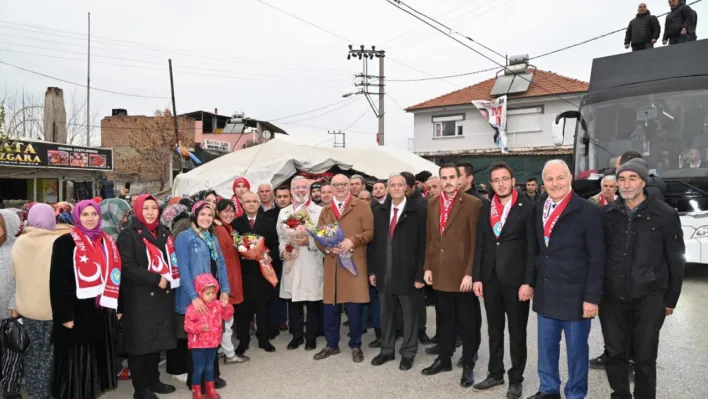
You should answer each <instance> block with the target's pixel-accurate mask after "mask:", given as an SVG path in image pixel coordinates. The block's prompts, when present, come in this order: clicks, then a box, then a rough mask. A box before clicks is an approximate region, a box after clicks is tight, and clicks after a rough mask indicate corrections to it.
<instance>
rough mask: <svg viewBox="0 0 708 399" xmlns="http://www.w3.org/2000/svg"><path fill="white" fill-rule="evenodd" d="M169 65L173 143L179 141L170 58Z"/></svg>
mask: <svg viewBox="0 0 708 399" xmlns="http://www.w3.org/2000/svg"><path fill="white" fill-rule="evenodd" d="M168 63H169V65H170V91H171V92H172V117H173V119H174V121H175V139H176V140H177V141H176V142H175V143H179V127H178V126H177V105H175V82H174V79H173V77H172V58H170V59H169V60H168Z"/></svg>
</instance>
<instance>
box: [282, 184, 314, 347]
mask: <svg viewBox="0 0 708 399" xmlns="http://www.w3.org/2000/svg"><path fill="white" fill-rule="evenodd" d="M290 191H291V193H292V197H293V202H292V204H291V205H289V206H287V207H285V208H283V209H282V210H281V211H280V215H279V216H278V222H277V224H276V230H277V231H278V238H279V240H278V241H279V243H280V247H279V250H280V257H281V258H282V259H283V274H282V281H281V282H280V297H281V298H283V299H286V300H289V301H290V304H289V309H290V328H291V329H292V334H293V339H292V341H290V343H289V344H288V349H297V348H299V347H300V346H301V345H302V344H305V350H313V349H315V348H316V347H317V343H316V338H317V330H318V329H319V325H320V323H319V320H320V309H321V303H322V273H323V270H322V269H323V265H322V253H321V252H320V251H319V249H318V248H317V245H315V241H314V239H313V238H311V237H310V235H309V234H308V233H307V231H306V230H305V224H306V223H307V222H310V223H315V221H317V220H319V219H320V213H321V212H322V208H321V207H320V206H318V205H316V204H315V203H314V202H313V201H312V200H311V199H310V196H309V192H310V187H309V184H308V182H307V179H305V178H304V177H302V176H296V177H295V178H294V179H293V180H292V181H291V182H290ZM305 307H307V329H306V330H304V329H303V324H304V323H303V321H304V316H305V315H304V313H303V310H304V308H305ZM305 338H307V340H305Z"/></svg>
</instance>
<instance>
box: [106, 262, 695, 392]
mask: <svg viewBox="0 0 708 399" xmlns="http://www.w3.org/2000/svg"><path fill="white" fill-rule="evenodd" d="M707 305H708V268H705V269H693V270H689V272H688V273H687V277H686V280H685V282H684V286H683V292H682V295H681V298H680V300H679V304H678V306H677V309H676V312H675V313H674V315H673V316H671V317H669V318H667V319H666V322H665V323H664V327H663V329H662V331H661V343H660V345H659V359H658V367H657V374H658V398H707V397H708V383H706V364H707V363H708V311H707V310H706V309H707V308H708V306H707ZM483 313H484V312H483ZM434 329H435V312H434V310H433V308H432V307H429V308H428V331H429V334H430V333H433V332H434ZM347 331H348V329H347V327H343V328H342V341H341V342H340V348H341V349H342V353H341V354H340V355H337V356H333V357H330V358H329V359H325V360H320V361H314V360H313V359H312V356H313V355H314V353H315V352H317V351H319V349H321V348H322V347H324V338H319V339H318V342H317V343H318V348H317V351H314V352H305V350H304V349H303V348H302V347H301V348H300V349H298V350H296V351H288V350H286V346H287V344H288V342H289V341H290V339H291V337H290V335H289V334H281V335H280V336H279V337H278V338H276V339H275V340H274V341H273V345H274V346H275V347H276V349H277V350H276V352H275V353H266V352H264V351H263V350H261V349H257V348H254V347H253V342H252V344H251V345H252V346H251V349H250V350H249V351H248V352H247V355H249V356H250V357H251V361H250V362H247V363H244V364H238V365H229V366H222V367H221V373H222V377H223V378H224V379H225V380H226V381H227V382H228V386H227V387H226V388H224V389H222V390H220V391H219V392H220V394H221V397H222V398H223V399H236V398H239V399H241V398H243V399H251V398H278V399H288V398H292V399H319V398H322V399H325V398H326V399H333V398H336V399H347V398H352V399H354V398H357V399H359V398H366V397H372V396H374V395H375V396H377V397H379V398H385V399H395V398H468V397H475V398H480V399H497V398H505V397H506V386H504V387H503V388H498V389H496V390H494V391H491V392H475V391H473V390H472V389H471V388H470V389H464V388H462V387H460V385H459V380H460V376H461V373H462V370H461V369H460V368H457V367H454V368H453V371H452V372H448V373H441V374H438V375H436V376H429V377H428V376H423V375H421V374H420V371H421V370H422V369H423V368H425V367H428V366H429V365H430V364H431V363H432V362H433V360H434V356H431V355H427V354H426V353H425V352H424V350H423V348H422V347H421V348H420V349H419V351H418V356H417V357H416V360H415V364H414V365H413V368H412V369H411V370H410V371H407V372H402V371H399V370H398V361H399V360H400V357H399V356H398V354H397V358H396V361H394V362H389V363H387V364H385V365H383V366H379V367H374V366H371V364H370V361H371V359H372V358H373V357H374V356H375V355H376V354H377V353H378V349H369V348H368V347H367V344H368V343H369V342H371V341H372V340H373V339H374V338H373V331H371V330H370V332H369V333H368V334H366V335H365V336H364V337H363V342H364V348H363V350H364V356H365V359H364V362H363V363H359V364H355V363H353V362H352V360H351V354H350V351H349V349H348V347H347V338H346V332H347ZM536 332H537V329H536V315H535V313H533V312H532V313H531V317H530V319H529V325H528V333H529V339H528V363H527V367H526V374H525V376H526V381H525V382H524V398H525V397H528V396H531V395H533V394H534V393H535V392H536V391H537V390H538V375H537V373H536V363H537V345H536ZM482 334H483V338H482V347H481V348H480V351H479V357H480V360H479V362H478V363H477V366H476V368H475V372H476V379H477V381H481V380H483V379H484V378H485V377H486V369H487V361H488V359H489V347H488V343H487V342H488V341H487V333H486V321H485V322H484V324H483V326H482ZM431 335H432V334H431ZM507 341H508V340H507ZM399 343H400V341H399ZM507 345H508V342H507ZM602 348H603V340H602V333H601V331H600V322H599V320H594V321H593V326H592V331H591V333H590V351H591V355H593V356H594V355H599V354H600V353H601V352H602ZM561 351H562V352H561V358H560V359H561V365H560V366H561V380H562V381H565V380H566V379H567V371H566V370H567V368H566V364H565V359H566V357H565V356H564V353H565V352H564V351H565V347H564V346H562V348H561ZM461 352H462V351H461V350H458V351H457V353H456V354H455V357H454V358H453V361H454V362H456V361H457V359H458V358H459V356H460V355H461ZM508 353H509V351H508V346H507V349H506V366H507V367H509V364H510V362H509V355H508ZM161 373H162V381H163V382H166V383H170V384H174V385H176V386H177V388H178V390H177V392H176V393H174V394H171V395H165V396H164V397H169V398H173V399H188V398H191V394H190V392H189V391H187V388H186V387H185V385H184V384H182V383H180V382H178V381H175V380H173V379H172V378H170V377H169V376H168V375H166V374H165V373H164V366H163V367H162V368H161ZM589 386H590V390H589V393H588V398H609V397H610V388H609V385H608V384H607V377H606V375H605V372H604V371H602V370H590V378H589ZM132 393H133V390H132V386H131V384H130V382H128V381H121V382H120V384H119V388H118V390H117V391H115V392H110V393H108V394H106V395H104V396H103V397H104V398H107V399H118V398H121V399H123V398H130V397H132Z"/></svg>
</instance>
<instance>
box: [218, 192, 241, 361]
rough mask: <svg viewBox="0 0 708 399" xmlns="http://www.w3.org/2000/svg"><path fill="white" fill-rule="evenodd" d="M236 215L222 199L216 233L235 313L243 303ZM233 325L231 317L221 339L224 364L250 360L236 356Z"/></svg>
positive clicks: (230, 300)
mask: <svg viewBox="0 0 708 399" xmlns="http://www.w3.org/2000/svg"><path fill="white" fill-rule="evenodd" d="M235 213H236V211H235V207H234V204H233V203H232V202H231V201H229V200H227V199H222V200H221V201H219V203H218V204H217V205H216V216H217V217H216V220H215V221H214V225H215V227H214V231H215V232H216V238H217V240H218V241H219V247H221V253H222V254H223V255H224V261H225V262H226V273H227V274H228V276H229V288H230V289H231V293H230V294H229V304H231V305H232V306H233V307H234V311H235V309H236V307H237V305H239V304H241V303H243V280H242V278H241V260H240V258H239V254H238V250H236V247H235V246H234V237H233V234H234V228H233V227H231V222H233V220H234V215H235ZM233 325H234V318H233V317H231V319H230V320H226V321H225V323H224V333H223V335H222V337H221V351H222V353H223V354H224V364H232V363H243V362H245V361H248V360H249V359H248V357H247V356H245V355H244V356H239V355H237V354H236V349H235V348H234V344H233V342H232V341H231V338H232V335H233V331H232V327H233Z"/></svg>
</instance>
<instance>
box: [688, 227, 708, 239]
mask: <svg viewBox="0 0 708 399" xmlns="http://www.w3.org/2000/svg"><path fill="white" fill-rule="evenodd" d="M703 237H708V226H701V227H699V228H697V229H696V231H695V232H694V233H693V235H692V236H691V238H703Z"/></svg>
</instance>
